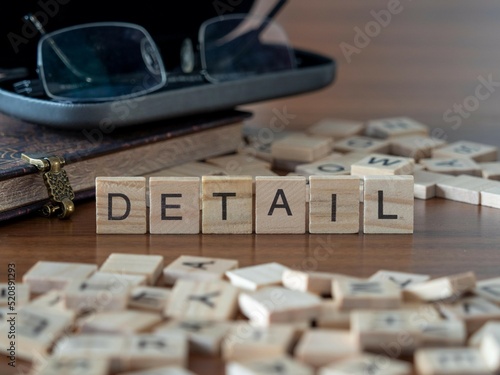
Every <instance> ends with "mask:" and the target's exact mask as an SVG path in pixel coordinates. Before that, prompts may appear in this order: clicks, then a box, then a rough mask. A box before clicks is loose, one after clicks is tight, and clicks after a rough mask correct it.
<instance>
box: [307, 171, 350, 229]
mask: <svg viewBox="0 0 500 375" xmlns="http://www.w3.org/2000/svg"><path fill="white" fill-rule="evenodd" d="M359 180H360V179H359V177H357V176H311V177H309V184H310V199H309V232H310V233H344V234H345V233H358V232H359V191H358V189H359Z"/></svg>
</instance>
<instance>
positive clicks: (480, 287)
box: [474, 277, 500, 305]
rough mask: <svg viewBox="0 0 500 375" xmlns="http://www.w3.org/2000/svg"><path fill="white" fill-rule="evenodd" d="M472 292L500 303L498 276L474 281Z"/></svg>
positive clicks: (499, 280)
mask: <svg viewBox="0 0 500 375" xmlns="http://www.w3.org/2000/svg"><path fill="white" fill-rule="evenodd" d="M474 294H476V295H478V296H481V297H483V298H486V299H487V300H490V301H491V302H494V303H496V304H497V305H500V277H494V278H492V279H485V280H479V281H478V282H477V283H476V288H475V289H474Z"/></svg>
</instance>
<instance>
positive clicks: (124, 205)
mask: <svg viewBox="0 0 500 375" xmlns="http://www.w3.org/2000/svg"><path fill="white" fill-rule="evenodd" d="M96 216H97V217H96V222H97V233H99V234H111V233H120V234H126V233H134V234H144V233H146V230H147V228H146V178H144V177H97V178H96Z"/></svg>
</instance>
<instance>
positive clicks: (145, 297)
mask: <svg viewBox="0 0 500 375" xmlns="http://www.w3.org/2000/svg"><path fill="white" fill-rule="evenodd" d="M171 294H172V291H171V290H170V289H168V288H162V287H153V286H136V287H133V288H132V289H131V290H130V297H129V301H128V307H129V308H131V309H138V310H147V311H155V312H162V311H163V310H165V309H166V307H167V304H168V301H169V299H170V296H171Z"/></svg>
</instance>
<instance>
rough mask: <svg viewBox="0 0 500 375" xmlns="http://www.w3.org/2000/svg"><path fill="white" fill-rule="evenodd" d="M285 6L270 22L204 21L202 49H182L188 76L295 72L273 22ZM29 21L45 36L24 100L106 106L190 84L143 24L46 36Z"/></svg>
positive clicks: (24, 85) (22, 89)
mask: <svg viewBox="0 0 500 375" xmlns="http://www.w3.org/2000/svg"><path fill="white" fill-rule="evenodd" d="M285 1H286V0H280V1H279V2H278V4H277V5H276V6H275V7H274V8H273V9H272V10H271V11H270V12H269V14H267V16H265V17H252V16H247V15H232V16H225V17H217V18H213V19H210V20H208V21H205V22H204V23H203V24H202V25H201V27H200V30H199V35H198V44H197V49H196V51H195V48H193V47H192V43H189V40H187V43H186V42H185V43H184V44H183V48H182V51H181V65H182V71H183V72H185V73H190V72H192V71H193V70H194V67H195V66H196V65H199V66H200V67H201V69H200V70H199V71H198V72H195V75H196V76H197V77H199V79H191V80H195V81H207V82H210V83H218V82H225V81H231V80H236V79H241V78H245V77H248V76H253V75H257V74H265V73H270V72H277V71H282V70H289V69H293V68H295V67H296V62H295V58H294V54H293V51H292V49H291V48H290V45H289V43H288V38H287V35H286V33H285V32H284V30H283V29H282V28H281V27H280V26H279V25H278V24H277V23H276V22H273V21H272V18H273V17H274V16H275V15H276V13H277V12H278V10H279V9H280V8H281V7H282V6H283V4H284V3H285ZM30 20H31V21H32V22H33V23H34V24H35V26H36V27H37V29H38V30H40V32H41V33H42V34H43V36H42V38H41V39H40V41H39V43H38V56H37V66H38V69H37V71H38V76H39V79H38V80H24V81H21V82H17V83H15V84H14V89H15V91H16V92H17V93H19V94H25V95H30V96H39V95H43V94H45V95H47V96H48V97H50V98H52V99H54V100H57V101H66V102H103V101H110V100H119V99H128V98H133V97H138V96H142V95H145V94H147V93H150V92H153V91H157V90H160V89H162V88H163V87H165V86H166V85H167V82H175V81H182V80H185V79H186V76H185V77H179V76H178V75H177V76H176V75H174V74H172V75H171V74H170V73H169V74H167V71H166V69H165V65H164V64H163V60H162V56H161V53H160V50H159V48H158V46H157V45H156V44H155V42H154V40H153V38H152V37H151V35H150V34H149V33H148V32H147V31H146V30H145V29H144V28H143V27H141V26H139V25H135V24H131V23H122V22H105V23H102V22H101V23H90V24H83V25H78V26H73V27H68V28H65V29H61V30H58V31H55V32H51V33H45V31H44V30H43V26H42V25H41V24H40V23H39V22H38V21H37V20H36V18H34V17H33V16H30ZM196 60H199V61H196ZM197 63H198V64H197ZM187 77H191V78H192V77H193V76H192V75H187Z"/></svg>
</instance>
